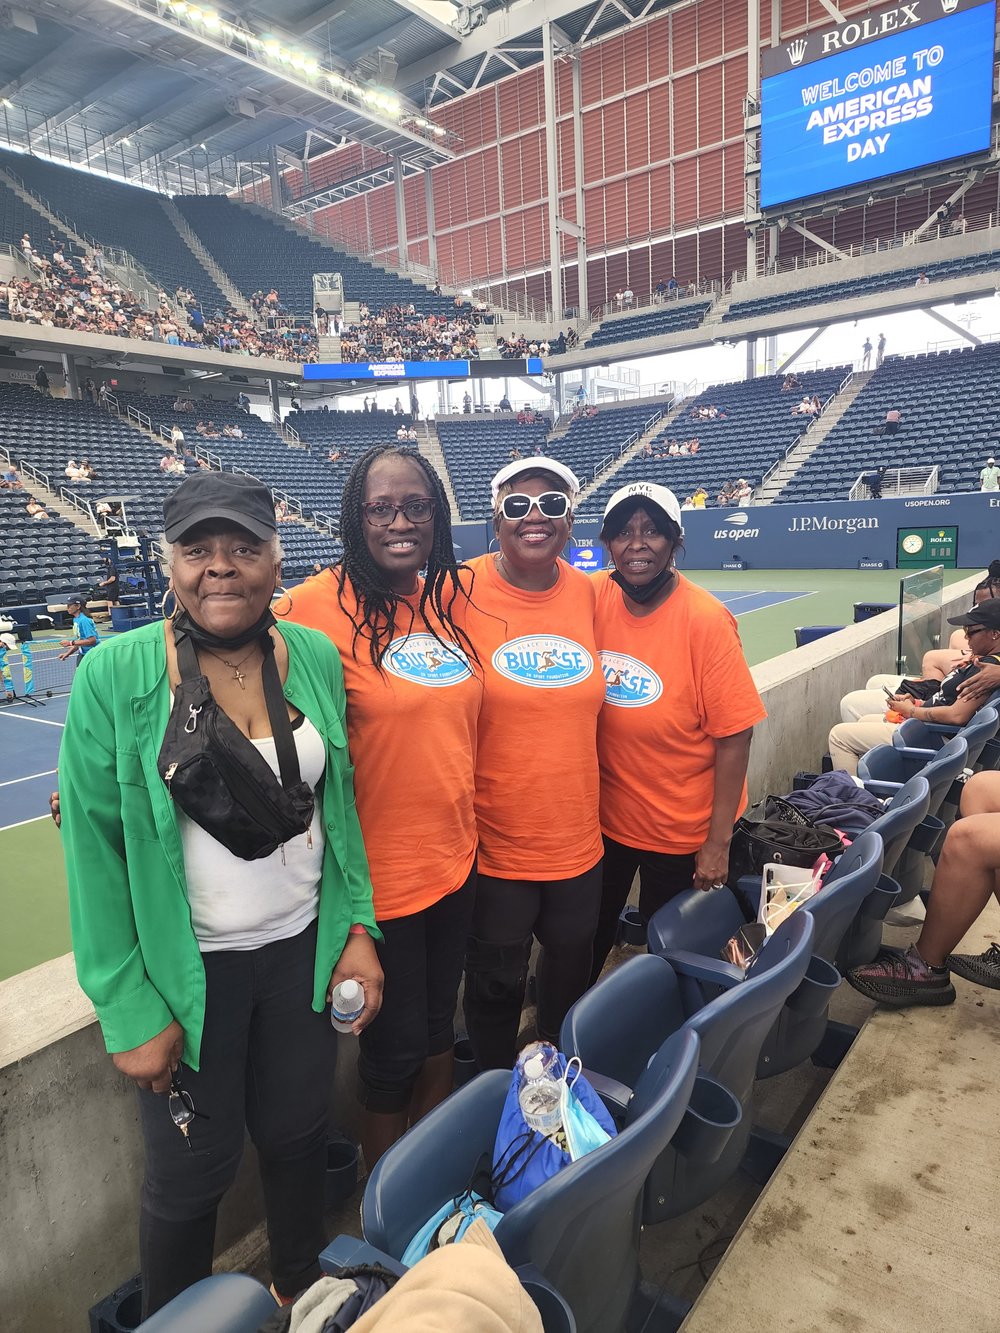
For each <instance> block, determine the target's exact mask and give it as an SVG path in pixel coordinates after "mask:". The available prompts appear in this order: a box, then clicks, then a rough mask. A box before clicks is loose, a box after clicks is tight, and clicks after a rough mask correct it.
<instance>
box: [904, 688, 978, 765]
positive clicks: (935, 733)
mask: <svg viewBox="0 0 1000 1333" xmlns="http://www.w3.org/2000/svg"><path fill="white" fill-rule="evenodd" d="M998 730H1000V712H998V711H997V708H996V705H995V704H993V703H986V704H983V706H982V708H980V709H979V710H978V711H977V712H976V713H975V714H974V715H973V717H972V718H971V720H970V721H969V722H967V723H966V725H965V726H964V727H962V729H961V731H959V732H958V733H956V734H957V735H959V736H964V737H965V743H966V745H967V746H968V747H969V751H968V754H967V755H966V758H965V764H966V767H967V768H975V767H976V765H977V764H978V763H979V760H980V757H981V756H982V753H983V750H984V749H985V748H986V746H987V745H988V744H989V742H990V741H991V740H992V739H993V738H994V736H995V735H996V734H997V731H998ZM948 734H949V733H948V730H947V729H945V728H942V727H937V726H933V725H931V724H930V723H927V722H922V721H921V720H920V718H919V717H908V718H907V719H906V721H905V722H903V723H901V724H900V726H899V727H898V728H897V730H896V732H895V734H894V736H893V738H892V743H893V745H894V746H895V747H896V749H897V750H905V749H915V750H940V749H941V748H942V746H943V745H944V744H945V743H946V742H947V740H948Z"/></svg>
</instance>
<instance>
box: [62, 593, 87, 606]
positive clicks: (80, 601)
mask: <svg viewBox="0 0 1000 1333" xmlns="http://www.w3.org/2000/svg"><path fill="white" fill-rule="evenodd" d="M66 605H67V606H86V605H87V601H86V598H84V597H81V596H80V594H79V593H77V592H75V593H73V594H72V596H70V597H67V598H66Z"/></svg>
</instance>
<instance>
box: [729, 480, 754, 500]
mask: <svg viewBox="0 0 1000 1333" xmlns="http://www.w3.org/2000/svg"><path fill="white" fill-rule="evenodd" d="M752 499H753V487H752V486H751V485H750V483H749V482H748V481H747V479H746V477H740V478H739V480H738V481H737V482H736V489H735V491H734V492H733V503H734V504H738V505H744V504H747V503H748V502H749V501H750V500H752Z"/></svg>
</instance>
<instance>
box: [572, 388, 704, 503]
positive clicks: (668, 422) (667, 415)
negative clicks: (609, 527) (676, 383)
mask: <svg viewBox="0 0 1000 1333" xmlns="http://www.w3.org/2000/svg"><path fill="white" fill-rule="evenodd" d="M687 404H688V399H684V400H683V401H681V402H678V403H674V404H672V405H671V407H670V408H669V409H668V411H666V412H664V414H663V416H661V417H660V418H659V420H658V421H655V422H654V423H653V425H652V426H650V428H649V430H647V431H645V432H644V433H643V434H642V435H640V436H639V438H638V439H637V440H636V441H635V443H634V444H633V445H632V446H631V447H630V448H628V449H626V450H625V452H624V453H623V454H621V455H620V456H619V457H618V458H616V459H615V460H614V462H612V463H611V464H610V465H609V466H608V467H606V468H605V469H604V471H603V472H599V473H597V475H596V476H595V477H594V478H593V480H592V481H590V482H588V484H587V485H586V486H585V487H584V488H583V490H582V491H581V492H580V499H579V505H580V506H583V505H584V504H585V503H586V501H587V500H588V499H589V498H590V496H591V495H592V494H593V492H594V491H596V490H597V488H598V486H603V485H604V483H605V482H606V481H608V480H610V478H611V477H613V476H615V474H616V473H618V472H620V471H621V470H622V468H623V467H624V466H625V464H626V463H627V462H628V461H629V460H630V459H632V458H635V457H636V455H637V454H638V453H639V452H640V450H641V449H642V448H643V446H644V445H645V444H646V443H647V442H651V441H653V440H655V439H656V438H657V437H658V436H660V435H662V434H663V433H664V431H666V430H668V429H669V428H670V427H671V426H672V425H673V424H674V422H675V421H676V420H677V418H678V417H679V416H680V414H681V413H682V412H683V411H684V408H685V407H686V406H687ZM567 429H568V427H567Z"/></svg>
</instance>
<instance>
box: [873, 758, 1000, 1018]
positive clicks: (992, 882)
mask: <svg viewBox="0 0 1000 1333" xmlns="http://www.w3.org/2000/svg"><path fill="white" fill-rule="evenodd" d="M959 811H960V814H961V818H960V819H959V820H958V822H957V823H955V824H953V825H952V827H951V828H950V829H949V830H948V833H947V836H946V837H945V840H944V843H943V845H942V847H941V853H940V856H939V857H938V863H937V866H936V868H935V871H934V880H933V882H932V884H931V890H930V896H929V898H928V901H927V917H926V920H925V921H924V923H923V925H922V926H921V928H920V934H919V935H918V936H917V939H916V941H915V942H914V943H913V944H911V945H910V946H909V948H906V949H891V948H888V947H886V946H883V948H881V949H880V950H879V954H878V957H877V958H876V959H875V961H874V962H872V963H867V964H865V965H864V966H863V967H858V968H855V969H854V971H853V972H848V974H847V980H848V981H849V982H850V983H851V985H852V986H853V987H854V989H855V990H857V991H860V992H861V994H862V995H865V996H867V997H868V999H870V1000H875V1001H877V1002H878V1003H879V1004H881V1005H883V1006H885V1007H886V1008H888V1009H906V1008H909V1007H910V1006H911V1005H943V1004H952V1003H953V1002H954V1000H955V987H954V986H953V985H952V981H951V973H952V972H955V973H957V974H958V976H960V977H962V978H963V979H964V980H965V981H971V982H972V984H973V985H975V986H985V987H987V988H988V989H990V990H1000V946H997V945H996V944H990V945H989V947H988V948H987V949H986V950H984V952H983V953H980V954H956V953H953V952H952V951H953V950H954V949H956V948H957V947H958V945H959V943H960V941H961V939H962V937H963V936H964V935H965V933H966V932H967V931H968V930H969V929H971V927H972V926H973V925H974V924H975V922H976V920H977V918H978V917H979V915H980V914H981V913H982V912H983V910H984V909H985V907H986V904H987V903H988V902H989V900H990V898H991V897H992V896H994V895H1000V773H993V772H983V773H976V774H974V775H973V776H972V777H971V778H970V779H969V780H968V782H967V783H966V784H965V786H964V787H963V788H962V797H961V801H960V803H959Z"/></svg>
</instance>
